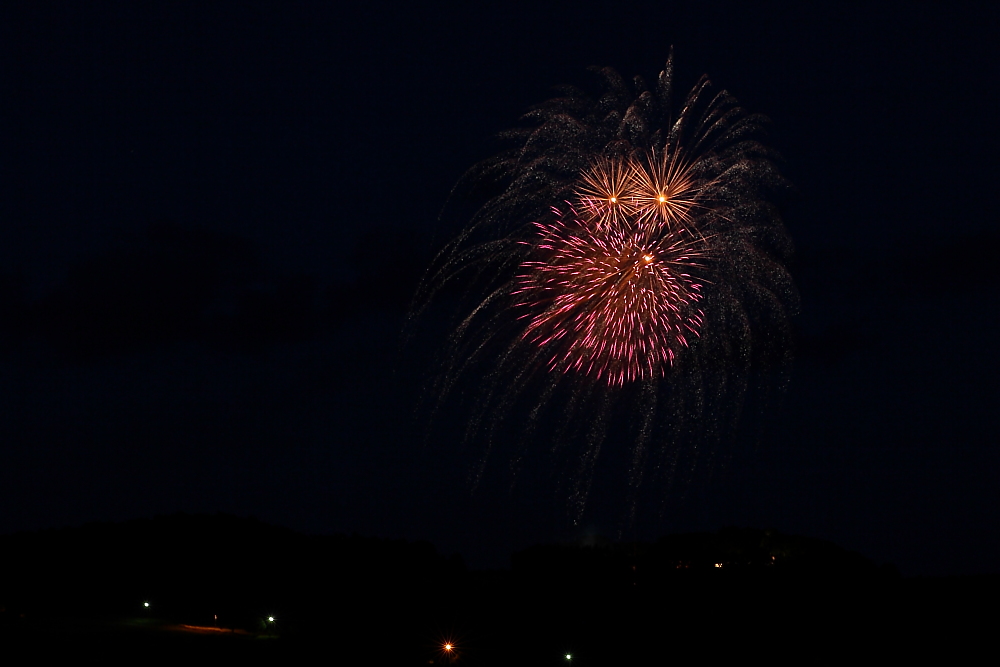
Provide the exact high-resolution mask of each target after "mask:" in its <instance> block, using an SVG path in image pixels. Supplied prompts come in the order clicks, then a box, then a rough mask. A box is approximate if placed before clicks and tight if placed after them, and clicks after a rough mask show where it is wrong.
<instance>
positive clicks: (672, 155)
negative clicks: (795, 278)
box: [411, 57, 796, 521]
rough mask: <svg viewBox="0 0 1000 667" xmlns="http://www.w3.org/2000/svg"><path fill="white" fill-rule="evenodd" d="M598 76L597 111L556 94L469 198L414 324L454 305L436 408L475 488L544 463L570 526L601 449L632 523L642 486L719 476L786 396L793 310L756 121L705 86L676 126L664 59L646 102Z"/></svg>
mask: <svg viewBox="0 0 1000 667" xmlns="http://www.w3.org/2000/svg"><path fill="white" fill-rule="evenodd" d="M595 71H596V73H597V74H598V77H599V79H600V80H601V83H602V92H601V93H600V94H599V95H597V96H596V97H592V96H588V95H586V94H584V93H582V92H581V91H580V90H578V89H576V88H571V87H564V88H563V89H562V91H561V92H562V94H561V95H560V96H559V97H556V98H554V99H552V100H549V101H547V102H545V103H543V104H541V105H539V106H538V107H536V108H534V109H533V110H532V111H530V112H529V113H528V114H527V115H526V116H524V118H523V119H522V120H523V126H522V127H520V128H518V129H515V130H512V131H509V132H506V133H504V135H502V138H503V139H504V140H505V141H508V142H510V144H511V148H510V149H508V150H505V151H504V152H502V153H500V154H499V155H497V156H496V157H494V158H492V159H489V160H486V161H484V162H482V163H480V164H478V165H476V166H475V167H473V168H472V169H471V170H470V171H469V172H468V173H467V174H466V175H465V176H464V177H463V178H462V180H461V181H460V182H459V185H458V186H456V190H455V192H454V193H453V201H470V202H471V201H477V202H478V203H477V205H476V206H477V208H475V210H474V212H472V213H471V215H470V216H469V217H468V218H466V220H467V223H466V224H465V226H464V228H463V229H462V230H461V231H460V232H459V233H458V234H457V235H456V237H455V238H454V239H453V240H452V241H451V242H450V243H449V244H448V245H446V246H445V248H444V249H443V250H442V251H441V252H440V254H439V255H438V256H437V258H436V259H435V262H434V264H433V265H432V267H431V269H430V270H429V272H428V274H427V277H426V278H425V280H424V281H423V283H422V284H421V286H420V287H419V289H418V293H417V295H416V299H415V302H414V303H415V306H414V308H413V310H412V312H411V322H412V321H417V319H418V318H419V317H420V316H421V315H422V314H424V313H426V312H427V310H428V309H429V308H430V306H431V304H432V303H435V302H449V303H452V304H458V306H457V310H454V311H452V312H454V313H455V315H456V316H457V317H456V319H455V320H454V321H453V325H452V328H451V334H450V336H449V338H448V344H447V345H446V346H445V348H444V352H443V355H442V358H441V361H440V366H439V368H438V372H437V373H436V374H435V378H436V379H435V380H434V382H433V384H432V386H431V387H430V388H429V390H428V392H427V395H428V396H430V397H432V403H433V407H432V408H431V409H430V412H438V411H440V410H442V409H443V407H442V406H444V404H445V403H447V402H448V400H449V397H455V398H456V399H457V402H458V403H459V404H460V405H461V406H465V407H464V408H461V410H462V411H465V413H466V415H467V417H466V418H465V419H464V423H465V424H466V426H465V428H464V429H463V430H464V434H465V435H464V438H462V440H463V442H465V443H467V444H470V443H478V444H479V445H480V446H479V447H478V448H473V449H474V450H476V451H478V452H479V454H478V455H476V456H475V457H474V458H475V460H474V462H473V464H472V466H471V468H470V471H471V472H470V477H471V481H472V483H473V485H475V484H478V483H479V482H480V480H481V478H482V476H483V474H484V471H485V470H486V462H487V459H488V458H490V457H495V456H496V453H495V450H496V449H497V448H498V447H501V446H505V447H507V448H508V449H510V452H508V453H509V456H508V459H509V460H510V461H511V465H510V468H509V469H510V472H511V473H512V475H513V478H512V479H516V477H517V475H518V474H519V472H518V471H519V470H521V469H522V468H523V466H524V465H525V461H526V460H529V459H532V460H535V461H539V456H538V455H537V453H539V452H540V453H542V454H544V453H545V452H548V455H549V458H550V465H552V467H553V469H554V470H555V471H556V472H555V475H554V478H555V480H554V481H555V486H556V487H557V488H559V489H561V491H559V493H560V494H561V495H562V496H563V497H567V498H568V499H569V501H570V503H569V505H570V508H571V512H570V514H571V517H572V518H573V520H574V521H578V520H579V519H580V518H581V516H582V515H583V512H584V508H585V506H586V501H587V497H588V493H589V491H588V490H589V488H590V486H591V483H592V481H593V479H594V477H595V475H596V474H597V473H598V471H599V470H600V466H598V465H597V461H598V459H599V458H600V453H601V452H602V448H603V450H604V451H607V450H608V448H607V447H606V446H605V445H606V444H610V443H611V442H614V443H615V445H616V447H614V448H613V450H614V451H616V452H627V455H626V456H625V459H627V461H628V463H627V464H626V465H624V466H622V465H619V466H618V467H617V470H618V471H624V474H621V472H615V473H614V474H615V475H618V476H620V477H621V478H622V479H623V480H624V481H626V482H627V483H626V487H627V489H628V493H626V494H625V495H626V496H627V497H629V498H630V500H629V504H630V508H631V509H630V516H633V517H634V513H635V508H636V505H637V502H638V499H639V497H640V494H639V490H640V486H643V485H644V488H653V489H655V488H663V486H664V484H665V486H666V487H669V486H670V485H671V484H672V483H673V481H674V479H675V478H676V477H677V474H678V473H679V472H683V471H687V472H688V473H692V472H693V471H694V470H695V469H696V468H698V467H700V468H702V469H706V468H710V467H711V466H706V465H704V464H706V463H710V462H711V460H712V459H715V458H718V456H717V455H718V454H719V453H722V455H723V456H724V455H725V452H724V449H725V448H724V447H722V446H721V445H724V444H728V443H730V442H732V441H734V437H735V433H736V427H737V424H738V423H739V417H740V413H741V411H742V410H743V407H744V398H745V396H747V395H748V394H754V393H755V394H758V395H761V396H763V397H764V398H763V399H762V400H763V401H764V402H765V403H766V402H768V400H769V399H768V396H770V395H772V394H774V393H775V391H774V390H775V388H778V389H779V390H780V385H781V384H782V383H783V380H782V378H784V377H787V367H788V363H789V361H790V357H789V354H788V350H789V348H790V345H789V338H790V335H789V329H788V325H787V321H788V315H789V314H790V313H791V312H792V311H793V310H794V308H795V307H796V294H795V290H794V287H793V285H792V282H791V279H790V277H789V275H788V272H787V271H786V269H785V267H784V264H785V261H786V259H787V257H788V256H789V254H790V252H791V245H790V242H789V240H788V237H787V234H786V232H785V230H784V227H783V225H782V223H781V220H780V218H779V216H778V214H777V209H776V207H775V206H774V205H773V203H772V202H771V200H772V199H773V198H774V196H775V195H776V194H777V193H779V192H780V191H782V189H783V188H784V187H785V186H784V181H783V180H782V179H781V177H780V175H779V174H778V173H777V171H776V170H775V168H774V166H773V161H774V157H775V156H774V155H773V154H772V153H771V152H770V150H769V149H768V148H766V146H765V145H764V144H763V143H762V142H761V141H760V136H761V134H762V127H763V123H764V119H763V118H762V117H761V116H756V115H752V114H747V113H746V112H744V111H743V109H741V108H740V107H739V106H738V104H737V103H736V101H735V100H734V99H733V98H732V97H731V96H730V95H729V94H728V93H726V92H725V91H722V92H720V93H717V94H714V95H709V93H708V89H709V83H708V80H707V79H706V78H705V77H702V78H701V79H700V80H699V81H698V82H697V84H696V85H695V86H694V87H693V88H692V90H691V91H690V92H689V93H688V94H687V96H686V98H685V100H684V102H683V104H682V105H681V106H680V111H679V112H677V113H675V112H674V110H673V108H672V105H671V90H672V87H673V65H672V57H671V59H670V60H668V61H667V66H666V68H665V69H664V71H663V72H661V73H660V75H659V76H658V77H657V80H656V83H655V85H654V86H653V87H651V88H650V87H647V86H646V85H645V84H644V83H643V81H642V80H641V79H640V78H638V77H636V78H635V79H633V80H632V81H631V82H629V81H626V80H625V79H623V78H621V77H620V76H619V75H618V74H617V73H616V72H614V71H613V70H610V69H600V70H595ZM445 294H447V295H448V297H447V298H445V297H444V295H445ZM463 378H464V380H463ZM775 378H777V380H775ZM750 389H755V390H757V391H755V392H751V391H750ZM778 393H780V391H779V392H778ZM449 414H458V413H449ZM609 433H613V434H614V435H613V437H612V436H609V435H608V434H609ZM541 443H545V444H544V445H541ZM540 445H541V446H540ZM490 452H494V453H493V454H491V453H490ZM612 456H617V459H616V460H619V461H620V460H622V456H621V455H620V454H619V455H612ZM543 458H544V457H543ZM539 462H540V461H539ZM610 467H611V468H614V466H610ZM687 476H688V477H689V478H690V474H689V475H687ZM651 478H652V479H658V480H660V481H661V482H663V483H664V484H646V483H645V482H647V481H648V480H650V479H651ZM653 495H654V496H655V495H656V494H655V493H654V494H653ZM660 497H661V498H662V496H660ZM661 511H662V504H661Z"/></svg>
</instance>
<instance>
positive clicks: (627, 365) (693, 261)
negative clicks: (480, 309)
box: [513, 157, 709, 385]
mask: <svg viewBox="0 0 1000 667" xmlns="http://www.w3.org/2000/svg"><path fill="white" fill-rule="evenodd" d="M700 190H701V188H700V187H699V185H698V184H697V183H696V182H695V181H694V179H692V178H691V177H690V175H689V174H688V173H687V171H686V170H685V169H684V167H683V165H681V166H678V161H677V160H672V159H663V160H657V159H655V157H653V158H652V159H650V160H649V162H648V163H647V164H646V165H644V164H641V163H632V162H628V163H626V162H624V161H622V160H600V161H598V162H596V163H595V164H594V165H593V166H592V167H591V168H590V169H588V170H587V171H585V172H584V173H583V174H582V175H581V177H580V187H579V191H578V193H577V202H578V206H579V208H580V210H581V211H583V212H584V215H580V214H578V213H577V211H576V210H575V209H573V208H569V209H568V210H567V212H566V213H565V214H564V213H563V211H561V210H560V209H553V211H552V215H553V218H554V220H553V221H552V222H545V223H543V222H536V223H535V225H536V227H537V228H538V231H539V236H540V239H539V241H538V242H536V243H535V244H534V246H533V254H534V255H536V256H538V259H532V260H529V261H526V262H524V263H522V264H521V269H522V273H520V274H519V275H518V276H517V278H516V283H517V288H516V289H515V290H514V291H513V295H514V296H515V297H517V298H518V301H517V302H516V303H515V307H516V308H521V309H523V310H524V311H525V314H524V315H522V318H525V319H528V320H529V322H528V324H527V326H526V328H525V330H524V333H523V335H522V337H523V339H524V340H526V341H530V342H532V343H534V344H536V345H538V346H539V347H541V348H543V349H544V350H546V353H547V354H549V355H550V356H549V359H548V367H549V370H552V371H563V372H579V373H583V374H585V375H591V374H592V375H594V376H595V377H597V378H604V379H605V380H606V381H607V382H608V383H609V384H618V385H623V384H625V383H626V382H634V381H637V380H651V379H653V378H656V377H662V376H663V375H664V374H665V373H666V370H667V369H668V368H669V367H670V366H671V365H672V363H673V361H674V359H675V358H676V357H677V355H678V354H679V353H680V352H681V350H682V349H683V348H686V347H688V345H689V343H688V340H689V339H690V338H693V337H697V336H698V331H699V328H700V326H701V323H702V321H703V317H704V315H703V313H702V312H701V310H700V309H699V308H698V302H699V301H700V300H701V288H702V285H701V283H700V282H699V280H698V279H697V278H696V277H695V276H694V275H693V274H694V273H695V272H697V271H698V270H700V269H702V268H704V265H703V263H702V262H703V260H704V259H706V257H707V254H708V251H709V250H708V242H707V240H706V239H705V237H704V236H702V235H700V234H698V233H697V231H696V230H692V229H691V228H689V225H690V224H691V223H693V222H695V216H694V215H692V212H693V211H694V210H695V209H694V207H695V206H696V205H697V204H698V198H699V194H700ZM528 245H530V244H528Z"/></svg>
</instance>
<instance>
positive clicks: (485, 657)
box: [0, 514, 1000, 665]
mask: <svg viewBox="0 0 1000 667" xmlns="http://www.w3.org/2000/svg"><path fill="white" fill-rule="evenodd" d="M511 563H512V566H511V568H510V569H509V570H501V571H470V570H468V569H466V568H465V566H464V565H463V563H462V562H461V560H460V559H459V558H458V557H445V556H443V555H441V554H438V553H437V552H436V551H435V550H434V548H433V547H432V546H431V545H430V544H428V543H423V542H405V541H391V540H380V539H373V538H365V537H359V536H344V535H340V536H312V535H303V534H300V533H296V532H294V531H291V530H288V529H284V528H280V527H275V526H271V525H267V524H264V523H262V522H259V521H256V520H253V519H244V518H237V517H233V516H228V515H222V514H219V515H214V516H205V515H194V516H192V515H184V514H177V515H173V516H168V517H159V518H156V519H151V520H137V521H130V522H126V523H122V524H91V525H87V526H83V527H80V528H70V529H64V530H50V531H41V532H36V533H21V534H16V535H8V536H4V537H0V610H2V611H0V629H4V631H5V632H6V633H8V634H10V633H13V634H16V633H17V632H18V631H19V630H18V627H19V626H18V623H21V624H22V625H24V623H25V622H26V621H21V620H18V621H13V620H12V619H23V618H27V619H29V620H30V619H32V618H34V619H36V621H35V625H34V626H33V627H34V628H35V629H36V630H37V629H38V628H39V627H42V626H43V625H44V624H45V623H46V622H47V621H46V619H55V618H60V617H74V618H97V617H106V618H158V619H164V620H167V621H169V622H172V623H185V624H193V625H205V626H218V627H222V628H233V629H243V630H246V631H248V632H249V633H250V634H249V635H246V636H253V635H254V634H256V635H258V636H260V635H263V634H268V635H272V636H273V635H279V636H280V638H279V639H277V640H275V641H276V642H277V644H276V645H278V646H279V647H280V650H281V654H282V655H285V656H286V657H288V656H291V655H293V654H294V653H295V652H296V651H301V653H300V655H301V656H307V655H311V653H312V652H315V651H316V650H318V648H317V647H319V649H322V650H327V651H333V652H332V653H331V654H330V655H331V656H336V657H339V658H342V659H348V658H349V659H359V660H364V661H368V662H372V663H373V664H378V663H383V664H390V663H391V664H413V665H417V664H428V661H429V660H437V661H438V662H440V661H441V660H448V659H454V658H456V656H458V657H460V658H461V664H469V665H477V664H480V665H490V664H528V665H533V664H559V663H560V661H565V655H567V654H569V655H572V656H574V657H573V664H578V665H579V664H583V665H606V664H624V663H625V662H628V661H631V660H642V659H648V658H650V657H653V656H656V655H658V654H660V653H662V654H663V655H662V657H663V658H664V660H665V661H669V657H670V656H672V657H674V658H677V657H679V656H683V657H684V658H685V659H687V660H690V659H697V660H701V661H709V662H711V661H713V660H717V659H724V658H725V659H729V658H732V657H733V656H738V655H747V654H748V653H747V652H750V653H753V652H754V651H760V650H763V648H762V647H767V648H766V650H767V651H769V652H775V651H777V652H779V653H780V652H786V653H787V652H789V651H792V650H793V649H794V651H796V652H797V651H800V650H801V648H800V647H802V646H804V645H808V646H811V648H810V649H809V650H810V651H811V652H812V653H810V655H799V657H800V658H802V659H803V660H807V659H809V660H811V659H812V658H813V657H818V655H819V654H817V653H816V652H817V651H819V652H820V653H822V654H823V655H826V654H828V653H831V652H833V653H845V652H850V651H855V650H860V649H861V647H862V646H865V645H871V646H874V647H881V648H880V649H879V650H885V651H890V650H891V651H895V653H893V655H898V654H899V653H900V652H901V651H903V652H909V650H910V649H912V648H914V647H916V648H918V649H919V648H920V647H928V646H932V645H933V646H938V645H940V644H941V642H944V641H945V639H946V638H948V637H952V636H955V635H956V633H964V635H963V636H964V637H965V639H964V641H965V644H964V645H966V646H972V645H975V637H977V636H980V635H979V634H977V633H980V632H982V631H984V630H983V629H981V628H980V626H983V624H987V625H988V624H989V623H993V622H994V621H995V618H994V617H995V616H996V614H995V612H991V611H987V612H986V613H985V614H983V613H981V612H979V611H978V606H977V600H978V601H983V600H985V599H989V598H990V597H991V596H993V595H995V593H997V592H1000V578H997V577H980V578H973V579H969V578H965V579H905V578H901V577H899V575H898V573H897V572H896V571H895V569H894V568H892V567H891V566H877V565H876V564H874V563H872V562H871V561H869V560H868V559H866V558H864V557H863V556H861V555H859V554H856V553H852V552H849V551H847V550H844V549H842V548H840V547H838V546H837V545H834V544H831V543H829V542H824V541H821V540H815V539H810V538H806V537H798V536H790V535H783V534H781V533H779V532H775V531H764V530H754V529H735V528H733V529H726V530H722V531H719V532H717V533H698V534H688V535H672V536H666V537H664V538H662V539H660V540H658V541H656V542H652V543H614V542H611V541H608V540H602V539H599V538H594V539H589V540H586V541H583V542H578V543H566V544H550V545H539V546H535V547H532V548H529V549H526V550H524V551H522V552H519V553H517V554H514V555H513V557H512V560H511ZM147 602H148V603H149V604H150V606H149V607H148V608H147V607H145V606H144V604H145V603H147ZM22 614H23V615H24V616H22ZM990 614H992V616H991V615H990ZM269 617H270V618H274V619H275V621H274V622H273V623H269V622H267V621H266V619H267V618H269ZM991 618H994V621H991V620H990V619H991ZM983 628H985V626H983ZM36 634H37V632H36ZM987 634H988V633H987ZM112 635H113V633H112ZM109 636H111V635H109ZM982 636H986V635H982ZM143 641H145V640H143ZM234 641H235V640H234ZM247 641H250V640H247ZM445 641H452V642H454V643H455V646H456V647H457V648H456V652H455V653H454V654H452V655H450V656H448V655H444V654H442V653H441V648H440V647H441V645H442V644H443V642H445ZM248 646H249V644H248ZM199 650H201V649H199ZM226 650H229V649H228V648H227V649H226ZM247 654H248V655H258V656H260V655H263V654H261V653H259V652H258V651H257V649H253V651H251V652H249V653H247ZM268 655H269V656H270V657H269V659H270V658H273V657H275V654H274V653H273V650H272V652H271V653H270V654H268ZM810 656H811V657H810ZM787 657H794V656H791V655H790V656H787ZM887 657H888V656H887ZM664 660H660V661H659V662H663V661H664ZM807 661H808V660H807Z"/></svg>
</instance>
